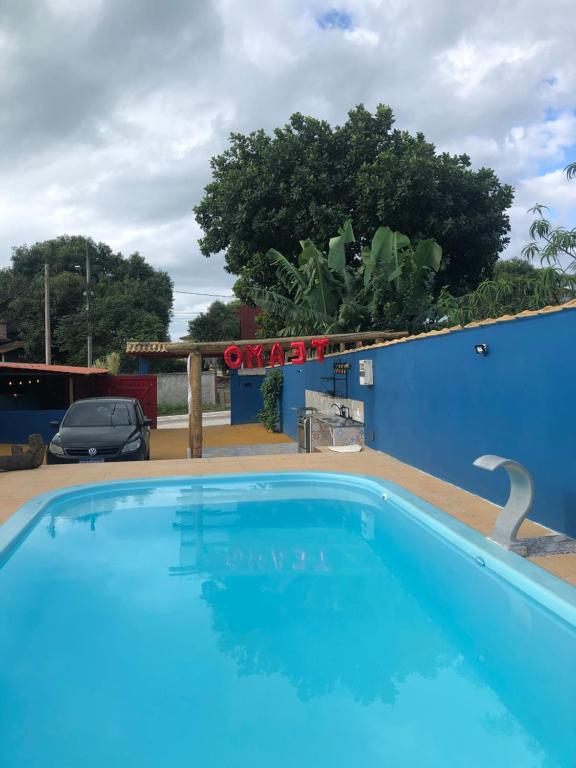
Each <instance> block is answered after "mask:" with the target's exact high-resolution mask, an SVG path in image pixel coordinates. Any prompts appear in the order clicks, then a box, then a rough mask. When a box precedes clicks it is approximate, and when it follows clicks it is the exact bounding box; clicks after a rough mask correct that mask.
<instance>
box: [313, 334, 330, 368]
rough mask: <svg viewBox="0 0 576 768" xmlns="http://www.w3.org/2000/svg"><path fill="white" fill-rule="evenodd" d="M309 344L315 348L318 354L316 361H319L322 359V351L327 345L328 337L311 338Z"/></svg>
mask: <svg viewBox="0 0 576 768" xmlns="http://www.w3.org/2000/svg"><path fill="white" fill-rule="evenodd" d="M310 344H311V345H312V346H313V347H314V349H315V350H316V352H317V354H318V362H319V363H321V362H322V361H323V360H324V352H325V351H326V347H327V346H328V339H312V341H311V342H310Z"/></svg>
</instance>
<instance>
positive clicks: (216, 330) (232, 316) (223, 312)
mask: <svg viewBox="0 0 576 768" xmlns="http://www.w3.org/2000/svg"><path fill="white" fill-rule="evenodd" d="M239 307H240V302H239V301H231V302H230V303H229V304H225V303H224V302H223V301H214V302H212V304H210V306H209V307H208V309H207V310H206V312H203V313H202V314H201V315H198V317H196V318H194V320H190V321H189V322H188V334H189V335H190V337H191V338H193V339H195V340H196V341H228V339H238V338H240V320H239V317H238V309H239Z"/></svg>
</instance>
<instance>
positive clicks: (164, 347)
mask: <svg viewBox="0 0 576 768" xmlns="http://www.w3.org/2000/svg"><path fill="white" fill-rule="evenodd" d="M408 335H409V334H408V332H407V331H363V332H360V333H338V334H328V335H323V334H321V333H318V334H316V335H315V336H284V337H283V338H279V339H235V340H230V341H200V342H198V341H193V340H190V341H188V340H183V341H181V342H169V341H147V342H146V341H144V342H138V341H129V342H128V343H127V345H126V353H127V354H128V355H142V356H143V357H156V356H157V357H187V356H188V355H189V354H190V353H192V352H199V353H200V354H201V355H202V356H203V357H221V356H222V355H223V354H224V350H225V349H226V347H229V346H230V345H231V344H236V345H237V346H239V347H245V346H246V345H247V344H261V345H262V347H263V349H264V351H266V352H268V351H270V348H271V347H272V345H273V344H275V343H278V344H280V346H281V347H282V349H284V350H288V349H290V344H291V343H292V342H293V341H303V342H305V343H309V342H310V341H312V339H320V338H326V339H328V341H329V345H330V347H339V346H340V345H341V344H353V343H354V342H365V343H366V344H370V343H371V342H372V343H373V342H375V341H376V340H379V341H388V340H390V339H400V338H403V337H404V336H408Z"/></svg>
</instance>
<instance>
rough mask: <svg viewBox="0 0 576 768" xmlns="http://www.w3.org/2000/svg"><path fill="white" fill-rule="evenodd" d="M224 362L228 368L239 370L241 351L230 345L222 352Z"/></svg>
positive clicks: (234, 345)
mask: <svg viewBox="0 0 576 768" xmlns="http://www.w3.org/2000/svg"><path fill="white" fill-rule="evenodd" d="M224 360H225V362H226V365H227V366H228V368H240V366H241V365H242V350H241V349H240V347H238V346H236V344H231V345H230V346H229V347H226V349H225V350H224Z"/></svg>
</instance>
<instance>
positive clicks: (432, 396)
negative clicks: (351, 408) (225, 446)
mask: <svg viewBox="0 0 576 768" xmlns="http://www.w3.org/2000/svg"><path fill="white" fill-rule="evenodd" d="M575 342H576V310H573V309H567V310H564V311H561V312H554V313H549V314H545V315H538V316H536V317H529V318H522V319H517V320H513V321H509V322H503V323H495V324H493V325H488V326H481V327H479V328H471V329H465V330H462V331H458V332H454V333H450V334H446V335H442V336H432V337H430V338H427V339H424V340H414V341H410V342H405V343H401V344H394V345H391V346H388V347H381V348H375V349H372V350H369V351H363V352H357V353H349V354H346V355H342V356H340V357H338V358H336V357H331V358H328V359H327V360H326V361H325V362H324V363H317V362H314V361H311V362H309V363H306V364H305V365H301V366H292V365H287V366H285V367H284V374H285V381H284V394H283V404H282V409H283V424H284V431H285V432H286V433H287V434H289V435H290V436H291V437H293V438H294V439H296V410H295V409H296V408H297V407H298V406H301V405H304V391H305V389H312V390H317V391H324V390H327V389H329V384H330V382H323V381H321V376H327V375H330V374H331V371H332V364H333V363H334V361H335V360H337V359H343V360H346V361H347V362H350V363H351V364H352V367H351V370H350V372H349V397H351V398H354V399H356V400H363V401H364V409H365V428H366V433H367V440H366V442H367V445H369V446H370V447H372V448H375V449H377V450H381V451H385V452H386V453H389V454H391V455H392V456H395V457H397V458H398V459H400V460H401V461H405V462H407V463H409V464H412V465H413V466H416V467H419V468H420V469H423V470H424V471H426V472H429V473H431V474H433V475H436V476H437V477H440V478H442V479H444V480H448V481H450V482H452V483H454V484H456V485H459V486H461V487H462V488H466V489H467V490H469V491H472V492H473V493H477V494H479V495H480V496H483V497H484V498H487V499H489V500H492V501H495V502H496V503H498V504H502V503H504V501H505V500H506V498H507V494H508V484H507V480H506V477H505V473H504V472H496V473H495V474H492V473H489V472H486V471H485V470H480V469H476V468H475V467H473V466H472V462H473V461H474V459H476V458H477V457H478V456H480V455H481V454H484V453H495V454H499V455H502V456H507V457H509V458H513V459H516V460H518V461H520V462H521V463H522V464H524V465H525V466H526V467H527V468H528V469H529V470H530V472H531V473H532V474H533V476H534V479H535V483H536V504H535V508H534V510H533V512H532V514H531V517H532V518H533V519H536V520H538V521H540V522H542V523H546V524H548V525H550V526H552V527H553V528H556V529H558V530H561V531H565V532H567V533H571V534H573V535H574V534H576V407H575V402H576V399H575V394H574V393H575V391H576V389H575V387H576V353H575V349H576V344H575ZM479 343H486V344H488V346H489V354H488V355H487V356H485V357H483V356H480V355H477V354H476V353H475V351H474V345H475V344H479ZM367 358H371V359H372V360H373V361H374V386H373V387H364V386H360V384H359V381H358V360H360V359H367Z"/></svg>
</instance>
